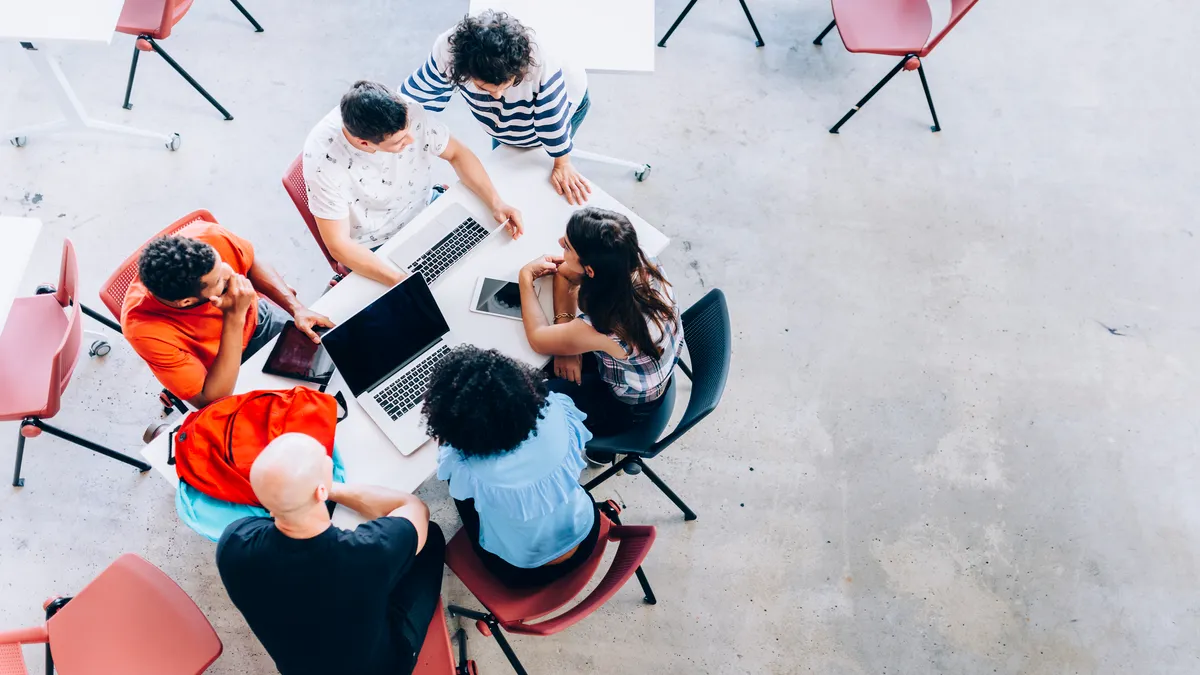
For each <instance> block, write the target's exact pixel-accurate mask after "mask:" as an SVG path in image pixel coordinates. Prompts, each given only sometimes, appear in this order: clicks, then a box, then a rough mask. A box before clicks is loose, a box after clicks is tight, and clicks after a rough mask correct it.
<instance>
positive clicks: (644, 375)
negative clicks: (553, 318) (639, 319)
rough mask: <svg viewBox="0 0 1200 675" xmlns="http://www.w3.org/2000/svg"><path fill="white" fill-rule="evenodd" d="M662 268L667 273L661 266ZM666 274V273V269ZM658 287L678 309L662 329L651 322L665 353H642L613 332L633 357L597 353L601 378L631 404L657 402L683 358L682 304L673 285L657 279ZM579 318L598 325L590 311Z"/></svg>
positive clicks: (651, 330) (627, 352) (626, 351)
mask: <svg viewBox="0 0 1200 675" xmlns="http://www.w3.org/2000/svg"><path fill="white" fill-rule="evenodd" d="M658 271H659V272H663V269H662V267H661V266H660V267H659V268H658ZM663 276H664V277H665V276H666V273H665V272H664V273H663ZM654 289H655V290H656V291H658V292H659V293H661V294H663V295H664V296H665V297H666V298H667V300H669V301H670V303H671V308H672V309H673V310H674V312H675V316H674V318H673V319H672V320H671V321H670V322H668V323H666V324H665V325H664V326H663V330H662V331H659V329H658V324H656V323H654V322H653V321H648V322H647V323H648V325H649V328H650V338H651V339H652V340H654V341H655V343H656V344H658V346H659V347H662V350H663V353H662V356H659V357H655V356H654V355H652V354H642V353H639V352H638V351H637V350H636V349H635V348H634V347H631V346H630V345H629V344H628V343H626V342H625V341H624V340H622V339H621V338H619V337H617V336H616V335H613V334H610V335H609V337H610V338H612V339H613V341H614V342H616V343H617V344H619V345H621V348H622V349H624V350H625V353H626V354H629V355H630V356H627V357H626V358H623V359H618V358H615V357H613V356H612V355H610V354H608V353H606V352H593V354H595V355H596V362H597V363H598V364H599V366H600V379H601V380H603V381H604V382H605V383H606V384H608V386H610V387H612V392H613V396H615V397H616V398H617V400H619V401H621V402H622V403H628V404H630V405H636V404H638V403H648V402H650V401H656V400H658V398H659V397H661V396H662V395H663V394H664V393H665V392H666V391H667V384H668V383H669V382H670V381H671V373H672V371H674V370H675V362H676V361H677V360H678V359H679V350H680V348H681V347H683V324H682V323H681V322H680V319H679V305H678V304H677V303H676V302H675V293H674V292H673V291H672V290H671V286H670V285H669V284H668V285H667V286H666V288H663V287H662V286H661V285H660V284H658V283H657V282H655V283H654ZM579 318H580V319H581V320H583V321H585V322H586V323H587V324H588V325H589V326H592V327H593V328H595V325H594V324H592V318H591V317H590V316H588V315H587V314H586V313H581V314H580V315H579Z"/></svg>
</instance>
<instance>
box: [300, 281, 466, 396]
mask: <svg viewBox="0 0 1200 675" xmlns="http://www.w3.org/2000/svg"><path fill="white" fill-rule="evenodd" d="M448 332H450V327H449V326H447V325H446V319H445V318H444V317H443V316H442V312H441V310H439V309H438V306H437V302H436V301H434V299H433V294H432V293H430V292H429V286H427V285H426V284H425V279H424V278H423V277H421V275H420V274H414V275H412V276H410V277H408V278H407V279H405V280H404V281H402V282H400V283H399V284H397V285H396V286H393V287H392V289H391V290H389V291H388V292H387V293H384V294H383V297H381V298H379V299H378V300H376V301H375V302H372V303H371V304H370V305H367V306H366V307H365V308H364V309H362V310H361V311H360V312H358V313H357V314H355V315H354V316H352V317H350V318H349V319H347V320H346V321H344V322H342V323H341V324H339V325H338V326H337V327H336V328H334V329H333V330H331V331H329V332H328V333H326V334H325V335H324V336H323V337H322V338H321V341H322V342H324V343H325V350H326V351H327V352H329V356H330V358H332V359H333V363H334V365H336V366H337V369H338V371H339V372H341V374H342V377H343V378H345V380H346V385H347V386H349V387H350V391H351V393H353V394H354V396H355V397H358V396H360V395H361V394H362V393H363V392H364V391H367V390H369V389H370V388H371V387H373V386H375V385H376V384H378V383H380V382H382V381H383V380H385V379H387V378H388V377H391V375H392V374H393V373H395V372H396V371H397V370H399V369H401V368H403V367H404V366H405V365H407V364H408V362H409V361H412V360H413V359H414V358H416V357H417V356H420V355H421V354H422V353H423V352H424V350H425V349H426V348H427V347H429V346H430V345H432V344H433V343H434V342H435V341H437V340H438V339H439V338H441V337H442V336H443V335H445V334H446V333H448Z"/></svg>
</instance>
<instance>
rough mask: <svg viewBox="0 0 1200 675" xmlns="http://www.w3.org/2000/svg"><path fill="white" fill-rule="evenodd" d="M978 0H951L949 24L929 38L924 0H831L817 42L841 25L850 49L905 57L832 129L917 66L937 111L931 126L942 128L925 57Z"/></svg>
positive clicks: (929, 17) (930, 21)
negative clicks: (830, 15) (829, 18)
mask: <svg viewBox="0 0 1200 675" xmlns="http://www.w3.org/2000/svg"><path fill="white" fill-rule="evenodd" d="M976 2H979V0H950V20H949V21H948V22H947V23H946V27H945V28H943V29H942V30H941V32H939V33H938V34H937V35H935V36H934V37H933V39H932V40H930V39H929V35H930V34H931V33H932V32H933V13H932V12H931V11H930V10H929V3H928V2H927V1H926V0H884V1H880V0H833V21H831V22H829V25H828V26H826V27H825V30H823V31H821V34H820V35H818V36H817V39H816V40H813V44H815V45H820V44H821V40H822V39H824V38H825V35H826V34H828V33H829V31H831V30H833V27H834V26H837V29H838V33H839V34H840V35H841V36H842V44H844V45H846V51H849V52H856V53H858V52H862V53H865V54H885V55H888V56H901V57H903V58H901V59H900V63H897V64H896V65H895V67H894V68H892V70H891V71H890V72H889V73H888V74H887V75H885V76H884V78H883V79H882V80H880V81H879V84H876V85H875V86H874V87H873V88H872V89H871V91H869V92H867V95H866V96H864V97H863V98H862V100H861V101H859V102H858V103H857V104H856V105H855V106H854V107H853V108H851V109H850V111H849V112H847V113H846V114H845V115H844V116H843V117H842V119H840V120H838V123H837V124H835V125H833V128H832V129H830V130H829V133H831V134H836V133H838V129H840V128H841V127H842V125H843V124H845V123H846V121H847V120H849V119H850V118H851V117H853V116H854V113H856V112H858V111H859V109H861V108H862V107H863V106H864V105H866V104H867V101H870V100H871V97H872V96H874V95H875V94H876V92H878V91H879V90H880V89H882V88H883V86H884V85H885V84H887V83H888V82H889V81H890V80H891V79H892V78H893V77H895V76H896V73H898V72H900V69H901V68H903V69H905V70H915V71H917V73H918V74H919V75H920V76H921V87H922V88H924V89H925V100H926V101H928V102H929V113H930V114H931V115H933V126H932V127H930V129H931V130H933V131H941V130H942V127H941V126H940V125H938V118H937V111H935V110H934V109H933V96H931V95H930V93H929V82H928V81H927V80H926V79H925V68H924V66H923V65H922V64H921V59H922V58H924V57H925V56H926V55H928V54H929V52H931V51H933V48H934V47H936V46H937V45H938V43H939V42H941V41H942V38H944V37H946V34H947V33H949V32H950V30H951V29H952V28H954V27H955V26H956V25H958V22H959V21H961V20H962V18H963V16H965V15H966V13H967V12H968V11H970V10H971V8H972V7H974V6H975V3H976Z"/></svg>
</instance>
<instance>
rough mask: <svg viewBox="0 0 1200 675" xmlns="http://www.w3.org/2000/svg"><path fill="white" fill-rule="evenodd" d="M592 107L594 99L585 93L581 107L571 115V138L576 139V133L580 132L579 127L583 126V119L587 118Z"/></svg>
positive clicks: (576, 108)
mask: <svg viewBox="0 0 1200 675" xmlns="http://www.w3.org/2000/svg"><path fill="white" fill-rule="evenodd" d="M591 107H592V99H591V97H590V96H588V93H587V92H586V91H585V92H583V100H582V101H580V102H579V105H577V106H575V112H573V113H571V138H575V133H576V132H578V131H579V125H581V124H583V119H584V118H585V117H587V114H588V110H589V109H590V108H591Z"/></svg>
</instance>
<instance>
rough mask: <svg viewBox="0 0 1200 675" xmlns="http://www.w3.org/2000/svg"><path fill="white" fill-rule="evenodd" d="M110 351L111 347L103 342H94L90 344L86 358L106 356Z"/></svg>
mask: <svg viewBox="0 0 1200 675" xmlns="http://www.w3.org/2000/svg"><path fill="white" fill-rule="evenodd" d="M111 351H112V345H110V344H108V343H107V342H105V341H104V340H96V341H95V342H93V343H92V346H91V347H89V348H88V356H108V353H109V352H111Z"/></svg>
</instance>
